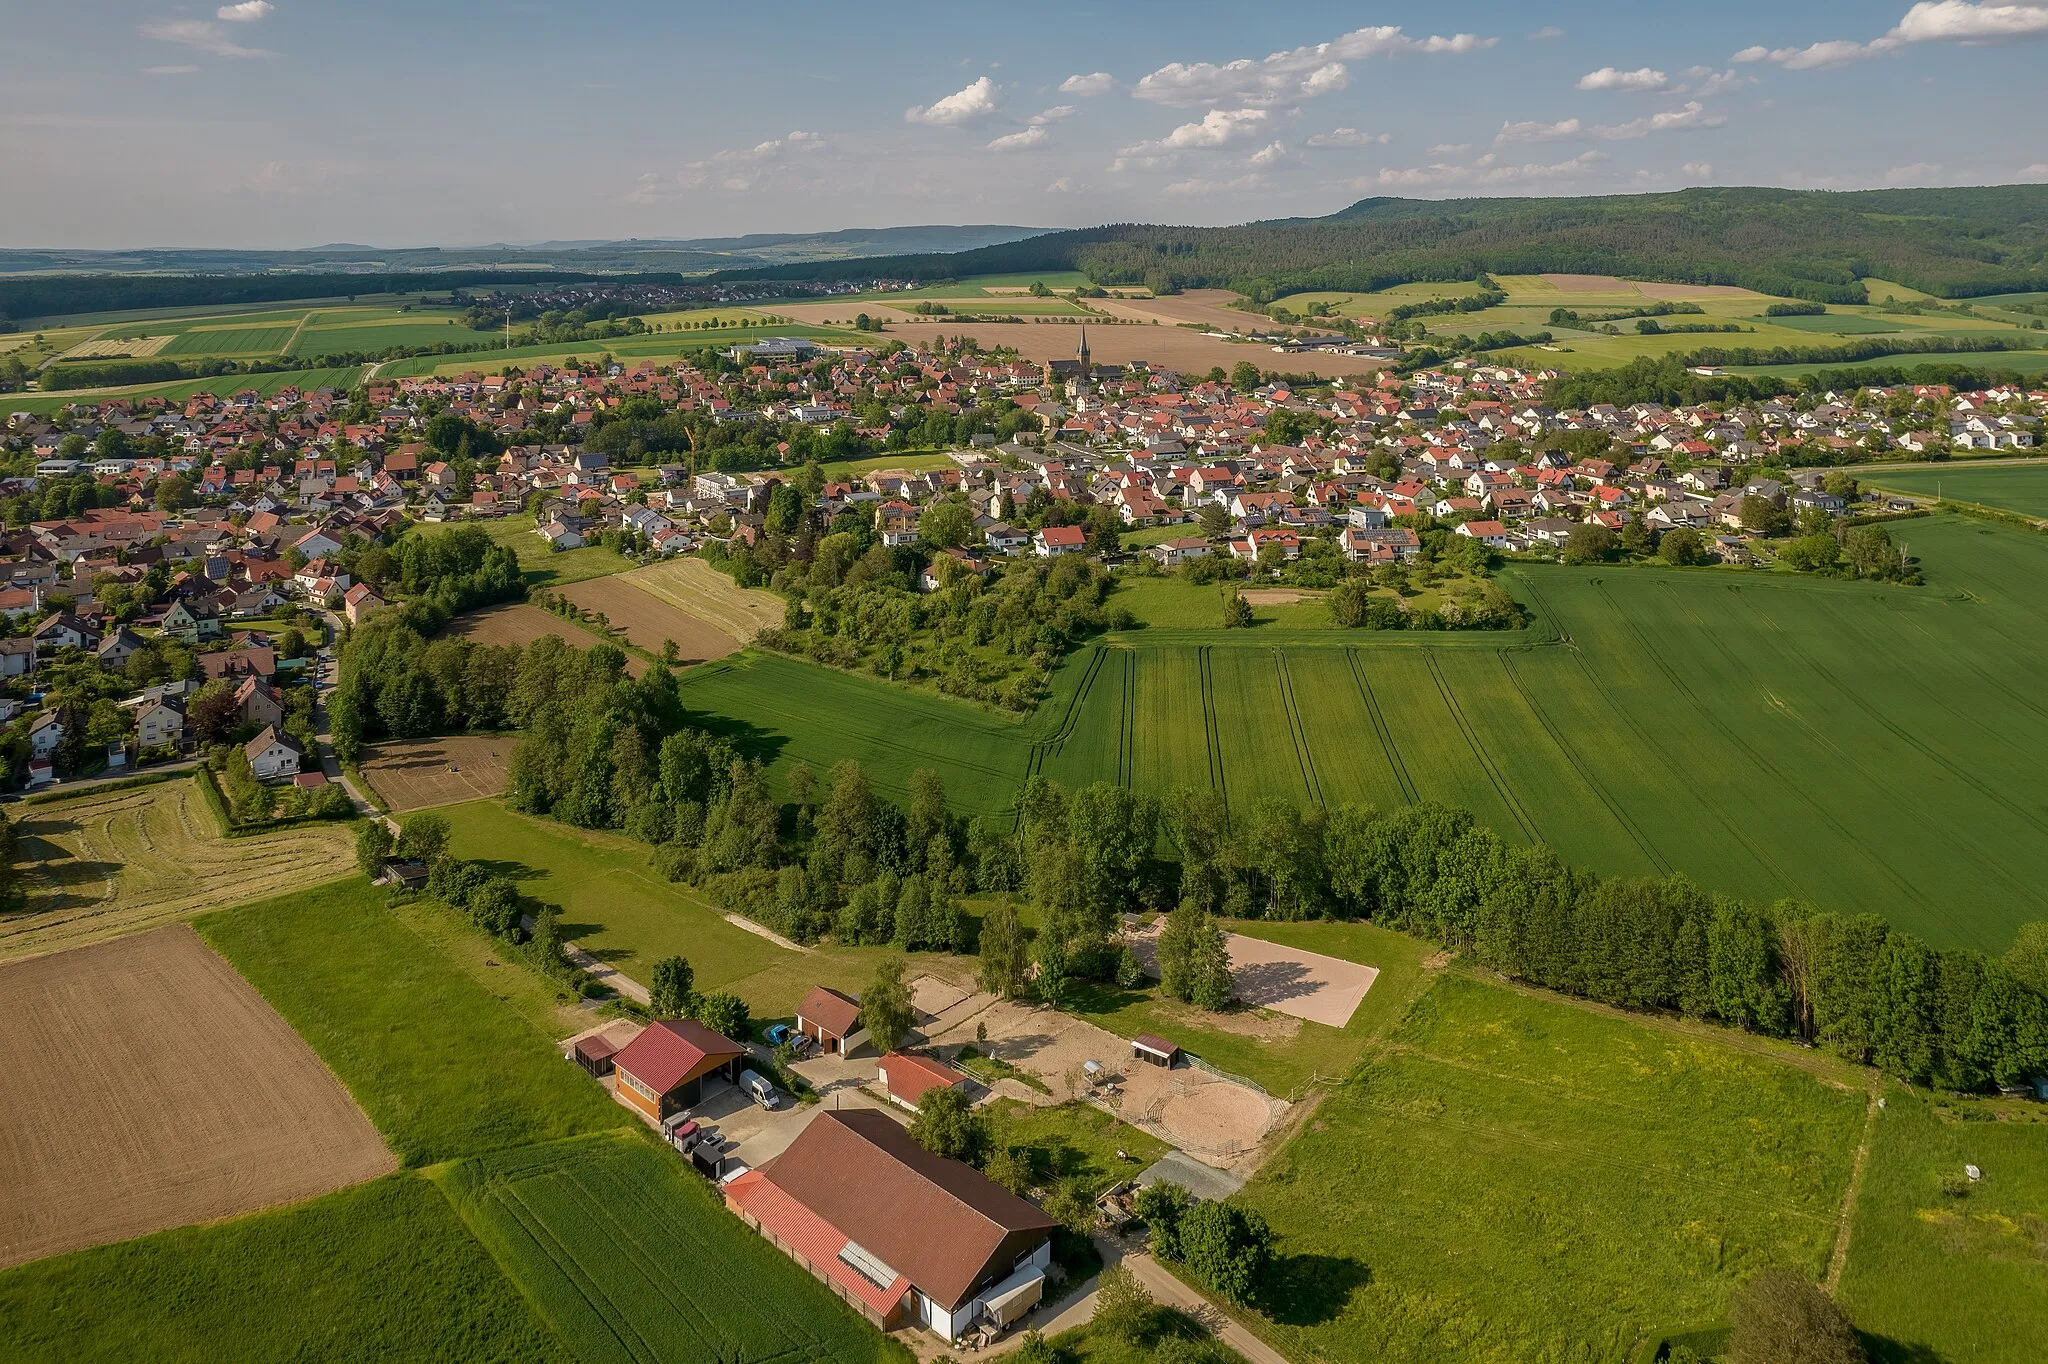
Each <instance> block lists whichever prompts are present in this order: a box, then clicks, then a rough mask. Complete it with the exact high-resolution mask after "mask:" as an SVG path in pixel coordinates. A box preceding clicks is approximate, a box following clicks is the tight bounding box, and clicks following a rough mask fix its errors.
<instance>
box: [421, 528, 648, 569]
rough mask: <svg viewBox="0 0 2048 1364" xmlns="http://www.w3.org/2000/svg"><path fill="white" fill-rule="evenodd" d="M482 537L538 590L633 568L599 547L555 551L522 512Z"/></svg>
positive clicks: (439, 530)
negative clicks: (505, 548) (508, 553)
mask: <svg viewBox="0 0 2048 1364" xmlns="http://www.w3.org/2000/svg"><path fill="white" fill-rule="evenodd" d="M463 524H473V523H464V522H456V521H443V522H442V523H440V524H439V525H428V524H427V523H425V522H420V523H418V524H416V525H414V526H413V527H412V529H411V531H410V532H409V533H410V534H413V535H439V534H442V533H443V532H445V531H449V530H453V529H455V528H456V527H457V526H458V525H463ZM483 527H484V533H485V534H487V535H489V536H490V537H491V539H492V540H493V541H494V542H495V543H497V544H501V545H510V546H512V552H513V553H514V554H516V555H518V556H519V567H520V569H521V571H523V572H524V573H525V574H526V580H527V581H528V582H530V583H533V584H535V585H537V586H541V587H567V586H568V585H569V584H570V583H580V582H583V581H585V580H586V579H590V578H605V577H609V576H611V575H612V574H614V573H624V572H626V571H627V570H628V569H631V568H633V567H635V566H636V565H635V564H634V563H633V561H632V560H631V559H628V558H626V557H625V556H624V555H622V554H620V553H619V552H618V551H617V550H613V549H607V548H605V547H604V546H602V545H586V546H584V547H583V548H582V549H560V550H558V549H555V548H554V547H553V546H551V545H549V544H548V542H547V541H545V540H543V539H541V538H540V536H538V535H536V534H535V533H534V521H533V518H532V517H530V516H528V515H526V514H525V513H524V512H513V513H511V514H510V515H507V516H501V517H498V518H497V519H496V520H492V521H486V522H484V523H483Z"/></svg>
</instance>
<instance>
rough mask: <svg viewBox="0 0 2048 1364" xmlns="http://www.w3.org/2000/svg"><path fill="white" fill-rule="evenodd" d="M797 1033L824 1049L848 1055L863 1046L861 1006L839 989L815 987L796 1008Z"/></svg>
mask: <svg viewBox="0 0 2048 1364" xmlns="http://www.w3.org/2000/svg"><path fill="white" fill-rule="evenodd" d="M796 1030H797V1031H798V1032H800V1033H802V1034H803V1035H804V1036H806V1037H809V1038H814V1039H816V1041H817V1043H818V1046H819V1047H820V1048H822V1049H823V1050H825V1051H829V1052H832V1053H833V1054H835V1055H838V1056H845V1055H846V1054H848V1053H849V1052H851V1051H852V1050H853V1049H854V1048H855V1047H857V1046H859V1045H860V1040H859V1039H860V1037H861V1035H862V1034H861V1027H860V1005H859V1004H858V1003H857V1002H856V1001H854V1000H851V999H848V998H847V997H846V996H845V995H842V994H840V993H839V992H838V991H837V990H834V989H831V988H829V987H827V986H824V985H819V986H814V987H813V988H812V990H811V992H810V993H809V994H807V995H805V996H804V1002H803V1003H802V1004H799V1005H798V1006H797V1010H796Z"/></svg>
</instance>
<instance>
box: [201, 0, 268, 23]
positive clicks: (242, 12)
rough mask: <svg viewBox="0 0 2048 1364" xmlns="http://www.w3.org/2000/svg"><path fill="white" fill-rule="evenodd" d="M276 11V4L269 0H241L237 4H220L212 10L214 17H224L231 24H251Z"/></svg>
mask: <svg viewBox="0 0 2048 1364" xmlns="http://www.w3.org/2000/svg"><path fill="white" fill-rule="evenodd" d="M275 13H277V6H276V5H273V4H271V3H270V0H242V3H241V4H239V5H222V6H221V7H220V8H219V9H217V10H215V11H214V12H213V16H214V18H216V19H225V20H227V21H228V22H229V23H231V24H253V23H255V22H256V21H257V20H258V19H266V18H268V17H270V16H271V15H273V14H275Z"/></svg>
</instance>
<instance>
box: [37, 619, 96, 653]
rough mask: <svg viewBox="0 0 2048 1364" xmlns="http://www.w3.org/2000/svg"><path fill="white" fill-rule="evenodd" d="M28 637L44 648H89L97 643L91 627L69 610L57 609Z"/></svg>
mask: <svg viewBox="0 0 2048 1364" xmlns="http://www.w3.org/2000/svg"><path fill="white" fill-rule="evenodd" d="M30 638H32V639H34V640H35V642H36V643H37V644H38V645H39V646H41V647H42V648H45V649H52V650H55V649H89V648H91V647H92V646H93V645H94V644H96V643H98V642H99V640H98V636H96V635H95V634H94V633H93V631H92V627H91V626H89V625H87V624H86V623H85V622H84V621H82V620H80V619H79V618H78V617H76V616H74V615H72V614H71V613H70V612H69V611H59V612H58V613H57V614H56V615H54V616H51V617H50V618H49V619H48V620H46V621H44V622H43V623H42V624H41V625H38V626H37V627H36V628H35V630H34V631H33V632H31V634H30Z"/></svg>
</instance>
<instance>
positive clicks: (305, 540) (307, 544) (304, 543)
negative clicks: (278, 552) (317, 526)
mask: <svg viewBox="0 0 2048 1364" xmlns="http://www.w3.org/2000/svg"><path fill="white" fill-rule="evenodd" d="M292 548H293V549H295V550H297V551H298V552H299V553H301V554H303V555H305V556H306V557H307V558H308V559H324V558H326V557H327V556H328V555H330V554H338V553H340V552H341V542H340V541H338V540H336V539H335V538H334V537H333V536H331V535H329V534H327V533H326V532H325V531H318V530H309V531H307V532H306V533H305V534H304V535H301V536H300V537H299V538H298V539H296V540H294V541H292Z"/></svg>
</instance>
